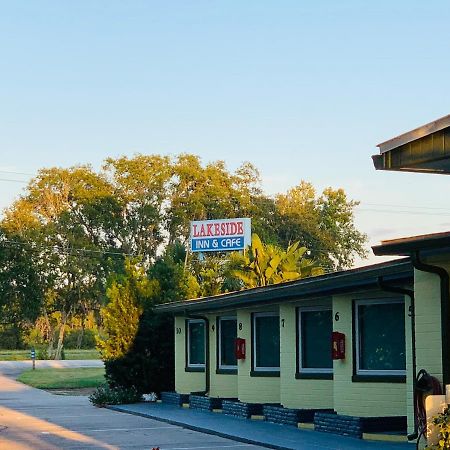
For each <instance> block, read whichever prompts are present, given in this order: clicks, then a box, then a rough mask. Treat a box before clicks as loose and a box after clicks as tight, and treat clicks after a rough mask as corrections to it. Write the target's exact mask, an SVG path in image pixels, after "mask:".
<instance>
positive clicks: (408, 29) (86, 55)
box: [0, 0, 450, 265]
mask: <svg viewBox="0 0 450 450" xmlns="http://www.w3.org/2000/svg"><path fill="white" fill-rule="evenodd" d="M448 23H450V2H448V1H446V0H441V1H436V0H429V1H426V2H424V1H416V0H409V1H400V0H398V1H394V0H389V1H386V0H377V1H376V2H366V1H351V0H340V1H339V2H337V1H335V0H330V1H323V0H322V1H321V0H315V1H313V2H311V1H301V0H295V1H289V0H276V1H275V0H271V1H267V0H257V1H253V0H245V1H242V0H221V1H214V0H208V1H206V0H205V1H203V0H198V1H194V0H192V1H191V0H170V1H151V0H146V1H138V0H127V1H114V0H108V1H107V0H104V1H97V0H86V1H84V0H77V1H76V2H74V1H62V0H58V1H56V0H55V1H45V0H42V1H41V0H40V1H37V0H35V1H25V0H17V1H9V0H8V1H4V0H0V209H3V208H5V207H7V206H8V205H10V204H11V203H12V202H13V201H14V199H16V198H17V197H18V196H19V195H21V193H23V190H24V188H25V187H26V182H27V181H28V180H29V179H30V178H31V177H32V176H33V175H34V174H36V172H37V171H38V170H39V169H40V168H43V167H54V166H58V167H69V166H73V165H76V164H91V165H92V166H93V167H94V168H99V167H100V166H101V164H102V161H103V160H104V159H105V158H107V157H110V156H113V157H114V156H121V155H128V156H132V155H133V154H136V153H144V154H151V153H158V154H168V155H177V154H179V153H182V152H189V153H195V154H198V155H200V156H201V158H202V160H203V161H204V162H205V163H206V162H208V161H214V160H218V159H220V160H224V161H225V162H226V164H227V167H228V168H229V169H230V170H234V169H236V168H237V167H238V166H239V165H240V164H241V163H242V162H244V161H250V162H252V163H253V164H254V165H255V166H256V167H258V169H259V170H260V172H261V177H262V181H263V187H264V189H265V191H266V192H267V193H269V194H273V195H274V194H276V193H278V192H285V191H286V190H288V189H289V188H291V187H294V186H295V185H297V184H298V183H299V182H300V180H306V181H310V182H312V183H313V185H314V186H315V187H316V188H317V190H318V191H319V192H320V191H321V190H322V189H324V188H325V187H327V186H332V187H333V188H338V187H341V188H343V189H345V191H346V192H347V194H348V196H349V197H350V198H352V199H355V200H358V201H360V206H359V207H358V208H357V209H356V212H355V216H356V224H357V227H358V228H359V229H360V230H361V231H363V232H365V233H367V235H368V237H369V244H368V246H369V245H374V244H377V243H379V242H380V240H384V239H391V238H395V237H402V236H409V235H416V234H423V233H430V232H437V231H446V230H450V208H449V207H450V196H448V195H446V194H447V192H448V187H449V183H450V179H448V178H447V177H445V176H439V175H428V174H405V173H395V172H379V171H378V172H377V171H375V169H374V167H373V165H372V161H371V155H372V154H375V153H377V151H378V149H377V148H376V145H377V144H378V143H380V142H383V141H385V140H388V139H390V138H392V137H394V136H397V135H398V134H401V133H403V132H406V131H409V130H411V129H413V128H415V127H417V126H420V125H423V124H425V123H428V122H431V121H432V120H435V119H437V118H439V117H442V116H444V115H447V114H449V113H450V89H448V80H449V79H450V58H449V57H448V56H449V54H450V28H449V27H448ZM382 260H383V259H381V258H379V257H374V256H373V255H371V256H370V257H369V258H368V259H367V260H365V261H360V260H358V261H357V265H361V264H369V263H375V262H379V261H382Z"/></svg>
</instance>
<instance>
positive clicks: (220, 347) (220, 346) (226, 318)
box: [217, 316, 238, 370]
mask: <svg viewBox="0 0 450 450" xmlns="http://www.w3.org/2000/svg"><path fill="white" fill-rule="evenodd" d="M225 320H233V321H234V322H236V337H237V317H236V316H222V317H219V321H218V322H219V338H218V345H217V357H218V365H217V367H218V368H219V369H224V370H237V368H238V366H237V364H236V365H232V366H230V365H226V364H222V322H223V321H225Z"/></svg>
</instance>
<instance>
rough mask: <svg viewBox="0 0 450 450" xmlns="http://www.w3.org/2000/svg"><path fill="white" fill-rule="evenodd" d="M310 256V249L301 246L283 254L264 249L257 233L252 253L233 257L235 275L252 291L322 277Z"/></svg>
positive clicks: (251, 247) (237, 254) (293, 247)
mask: <svg viewBox="0 0 450 450" xmlns="http://www.w3.org/2000/svg"><path fill="white" fill-rule="evenodd" d="M306 254H307V249H306V247H299V242H295V243H293V244H292V245H290V246H289V247H288V248H287V249H286V250H282V249H280V248H278V247H275V246H274V245H270V244H269V245H264V244H263V243H262V242H261V239H260V238H259V236H258V235H257V234H255V233H254V234H253V235H252V245H251V246H250V248H249V249H248V251H247V252H246V253H245V254H239V253H235V254H234V255H233V256H232V264H233V265H234V266H235V267H237V268H236V269H234V270H232V274H233V275H234V276H235V277H236V278H238V279H240V280H241V281H242V282H243V283H244V285H245V286H246V287H250V288H252V287H257V286H267V285H269V284H277V283H282V282H284V281H291V280H296V279H298V278H304V277H307V276H313V275H320V274H322V273H323V270H322V269H321V268H320V267H319V266H318V265H317V264H316V263H315V262H314V261H312V260H311V259H309V258H307V257H306V256H305V255H306Z"/></svg>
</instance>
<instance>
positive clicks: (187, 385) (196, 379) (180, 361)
mask: <svg viewBox="0 0 450 450" xmlns="http://www.w3.org/2000/svg"><path fill="white" fill-rule="evenodd" d="M185 324H186V320H185V317H176V318H175V329H174V333H175V390H176V392H178V393H179V394H190V393H191V392H199V391H204V390H205V380H206V378H205V372H204V371H203V372H186V370H185V366H186V357H185V355H186V325H185ZM177 328H178V329H179V330H181V333H177Z"/></svg>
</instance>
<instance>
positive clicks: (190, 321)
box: [186, 319, 208, 369]
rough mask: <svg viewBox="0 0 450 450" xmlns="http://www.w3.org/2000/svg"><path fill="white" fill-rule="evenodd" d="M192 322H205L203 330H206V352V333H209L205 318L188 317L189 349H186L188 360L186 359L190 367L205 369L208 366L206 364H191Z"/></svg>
mask: <svg viewBox="0 0 450 450" xmlns="http://www.w3.org/2000/svg"><path fill="white" fill-rule="evenodd" d="M191 323H202V324H203V330H204V332H205V333H204V336H203V339H204V341H205V353H206V333H207V331H208V330H207V329H206V322H205V321H204V320H203V319H188V320H187V324H186V328H187V330H186V331H187V333H186V345H187V349H186V355H187V361H186V367H187V368H188V369H204V368H205V367H206V364H205V363H203V364H191V331H190V326H191ZM204 359H205V360H206V354H205V355H204Z"/></svg>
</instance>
